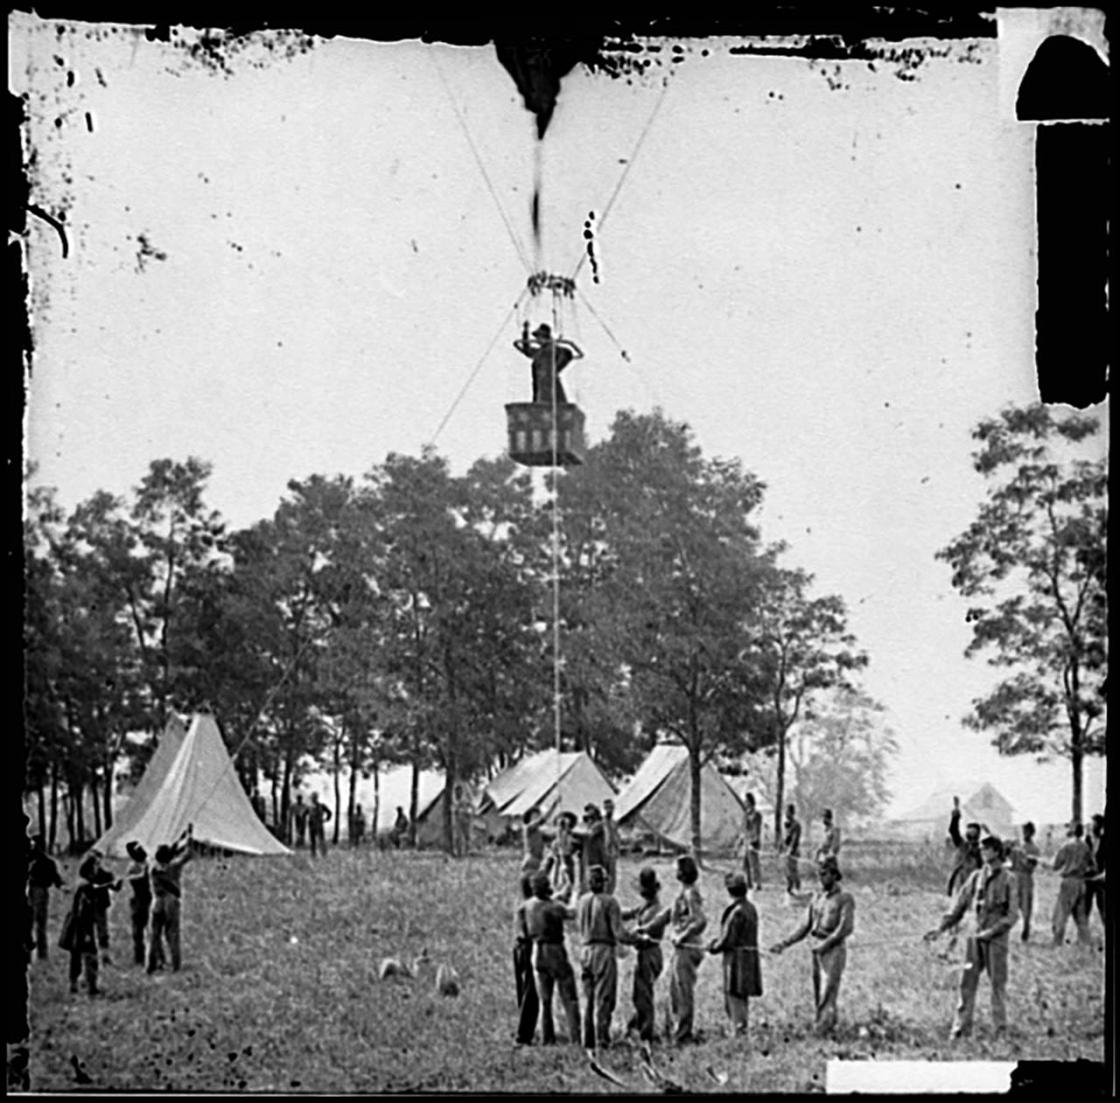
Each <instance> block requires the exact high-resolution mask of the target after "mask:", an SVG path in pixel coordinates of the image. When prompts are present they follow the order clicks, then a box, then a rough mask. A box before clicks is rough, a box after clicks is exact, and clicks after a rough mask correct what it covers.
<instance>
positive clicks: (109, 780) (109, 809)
mask: <svg viewBox="0 0 1120 1103" xmlns="http://www.w3.org/2000/svg"><path fill="white" fill-rule="evenodd" d="M104 808H105V830H106V831H108V830H109V828H110V827H112V826H113V763H112V761H111V760H110V761H109V762H108V763H107V764H106V766H105V795H104Z"/></svg>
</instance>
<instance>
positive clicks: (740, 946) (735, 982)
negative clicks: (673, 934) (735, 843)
mask: <svg viewBox="0 0 1120 1103" xmlns="http://www.w3.org/2000/svg"><path fill="white" fill-rule="evenodd" d="M725 883H726V885H727V893H728V895H729V896H730V897H731V904H730V905H729V906H728V907H727V908H726V909H724V913H723V916H722V917H721V919H720V935H719V938H716V939H713V940H712V943H711V945H710V946H709V947H708V953H710V954H722V955H723V999H724V1006H725V1007H726V1008H727V1015H728V1018H730V1020H731V1029H732V1031H733V1032H734V1033H735V1034H736V1035H745V1034H746V1033H747V1025H748V1023H749V1021H750V1015H749V1011H750V997H751V996H761V995H762V967H761V965H760V963H759V960H758V912H757V911H756V910H755V906H754V905H753V904H752V903H751V902H750V901H749V900H748V899H747V879H746V877H745V876H744V875H743V874H742V873H729V874H728V875H727V879H726V882H725Z"/></svg>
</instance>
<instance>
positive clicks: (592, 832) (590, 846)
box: [579, 804, 607, 893]
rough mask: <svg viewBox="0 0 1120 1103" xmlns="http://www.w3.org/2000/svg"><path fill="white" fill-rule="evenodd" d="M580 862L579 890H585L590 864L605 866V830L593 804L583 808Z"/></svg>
mask: <svg viewBox="0 0 1120 1103" xmlns="http://www.w3.org/2000/svg"><path fill="white" fill-rule="evenodd" d="M581 834H582V840H581V848H580V862H579V891H580V892H581V893H583V892H587V873H588V870H590V869H591V867H592V866H602V867H603V868H604V869H606V868H607V832H606V828H605V827H604V826H603V816H602V813H601V812H600V811H599V809H598V807H597V806H596V805H594V804H585V805H584V808H583V831H582V832H581Z"/></svg>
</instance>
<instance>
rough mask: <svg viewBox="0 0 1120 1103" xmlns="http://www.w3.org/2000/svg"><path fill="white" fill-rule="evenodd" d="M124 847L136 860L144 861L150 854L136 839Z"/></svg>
mask: <svg viewBox="0 0 1120 1103" xmlns="http://www.w3.org/2000/svg"><path fill="white" fill-rule="evenodd" d="M124 848H125V850H126V851H127V853H128V856H129V857H130V858H131V859H132V860H133V861H134V862H142V861H143V860H144V859H145V858H146V857H147V856H148V852H147V851H146V850H145V849H144V848H143V847H142V846H141V845H140V844H139V843H138V842H137V841H136V840H135V839H133V840H132V841H131V842H128V843H125V844H124Z"/></svg>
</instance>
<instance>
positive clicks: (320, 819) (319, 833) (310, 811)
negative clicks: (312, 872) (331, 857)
mask: <svg viewBox="0 0 1120 1103" xmlns="http://www.w3.org/2000/svg"><path fill="white" fill-rule="evenodd" d="M330 818H331V810H330V809H329V808H328V807H327V806H326V805H325V804H321V803H320V802H319V794H318V793H312V794H311V803H310V804H309V805H308V806H307V836H308V841H309V842H310V843H311V856H312V857H313V858H314V857H315V855H316V854H318V855H319V856H320V857H321V858H325V857H326V856H327V832H326V824H327V821H328V820H329V819H330Z"/></svg>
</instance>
